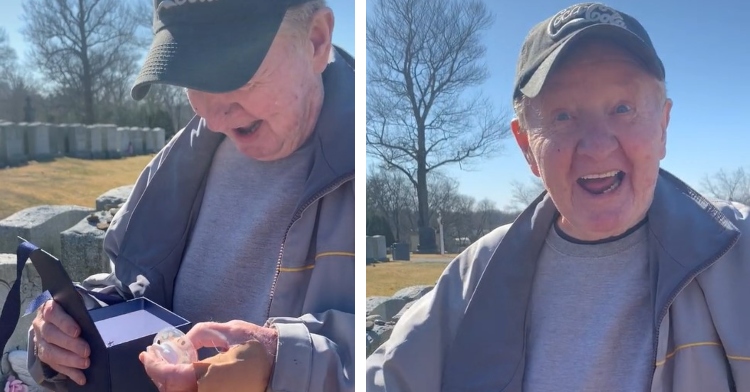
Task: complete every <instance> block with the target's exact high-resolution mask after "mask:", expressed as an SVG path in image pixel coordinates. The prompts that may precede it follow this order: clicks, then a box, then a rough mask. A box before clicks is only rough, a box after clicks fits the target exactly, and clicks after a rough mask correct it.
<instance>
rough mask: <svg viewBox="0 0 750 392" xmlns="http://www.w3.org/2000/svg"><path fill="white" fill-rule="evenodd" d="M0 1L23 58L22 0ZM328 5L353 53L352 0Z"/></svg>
mask: <svg viewBox="0 0 750 392" xmlns="http://www.w3.org/2000/svg"><path fill="white" fill-rule="evenodd" d="M1 1H2V2H1V3H0V26H2V27H3V28H5V31H6V32H7V33H8V38H9V41H10V44H11V46H13V47H14V48H15V49H16V52H17V53H18V56H19V58H21V59H24V58H25V57H24V56H25V53H26V51H27V47H26V46H25V44H24V39H23V36H22V35H21V32H20V31H21V29H22V28H23V22H22V21H21V13H22V11H23V9H22V7H21V4H22V3H23V0H1ZM120 1H135V0H120ZM141 1H143V0H141ZM328 5H329V6H330V7H331V9H333V12H334V14H335V26H334V32H333V42H334V43H335V44H337V45H339V46H341V47H342V48H344V49H345V50H346V51H348V52H349V53H351V54H352V55H354V0H328Z"/></svg>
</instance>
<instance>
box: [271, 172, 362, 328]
mask: <svg viewBox="0 0 750 392" xmlns="http://www.w3.org/2000/svg"><path fill="white" fill-rule="evenodd" d="M353 179H354V174H351V175H348V176H345V177H343V178H341V179H340V180H339V181H336V182H333V183H331V184H330V185H328V186H327V187H325V188H323V189H322V190H321V191H319V192H318V193H316V194H315V196H313V197H311V198H310V199H308V200H307V202H305V204H303V205H302V206H301V207H300V208H298V209H297V211H295V213H294V215H293V216H292V221H291V222H289V225H288V226H287V227H286V230H285V231H284V239H283V240H282V241H281V247H280V248H279V258H278V260H277V261H276V273H275V274H274V277H273V283H272V284H271V293H270V298H269V301H268V309H266V320H268V319H269V318H270V317H271V304H272V303H273V297H274V294H275V292H276V282H277V281H278V279H279V274H280V273H281V260H282V258H283V257H284V244H286V237H287V235H288V234H289V230H290V229H291V228H292V225H294V223H295V222H297V220H298V219H299V218H300V217H302V213H303V212H304V211H305V210H306V209H307V207H309V206H310V205H311V204H312V203H314V202H316V201H318V200H320V199H321V198H322V197H323V196H325V195H327V194H329V193H331V192H333V191H334V190H335V189H336V188H338V187H340V186H341V185H343V184H344V183H346V182H348V181H351V180H353Z"/></svg>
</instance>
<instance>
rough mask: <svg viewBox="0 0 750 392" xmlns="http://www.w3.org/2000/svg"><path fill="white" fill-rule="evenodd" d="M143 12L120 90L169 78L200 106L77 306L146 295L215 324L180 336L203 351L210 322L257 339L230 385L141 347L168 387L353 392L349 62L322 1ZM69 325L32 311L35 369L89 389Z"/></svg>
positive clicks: (41, 376) (259, 0)
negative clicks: (139, 51) (142, 34)
mask: <svg viewBox="0 0 750 392" xmlns="http://www.w3.org/2000/svg"><path fill="white" fill-rule="evenodd" d="M154 6H155V10H154V32H155V36H154V40H153V45H152V47H151V49H150V51H149V54H148V57H147V58H146V61H145V64H144V66H143V68H142V70H141V73H140V75H139V76H138V78H137V80H136V83H135V86H134V87H133V90H132V96H133V98H134V99H136V100H138V99H142V98H143V97H144V96H145V95H146V94H147V92H148V90H149V86H150V85H151V84H152V83H165V84H171V85H176V86H181V87H184V88H186V91H187V96H188V98H189V101H190V104H191V106H192V107H193V109H194V111H195V113H196V114H197V115H196V117H195V118H194V119H193V120H192V121H190V123H189V124H188V125H187V126H186V127H185V129H183V130H182V131H181V132H179V133H178V134H177V135H176V136H175V137H174V138H173V139H172V140H171V141H170V142H169V143H168V144H167V146H166V147H165V148H164V149H163V150H162V151H160V152H159V153H158V154H157V155H156V156H155V157H154V159H153V160H152V162H151V163H150V164H149V165H148V166H147V167H146V168H145V170H144V171H143V172H142V174H141V176H140V177H139V178H138V180H137V182H136V184H135V187H134V189H133V192H132V194H131V195H130V197H129V199H128V200H127V202H126V203H125V205H124V206H123V207H122V208H121V209H120V210H119V212H118V213H117V215H116V216H115V217H114V219H113V221H112V223H111V226H110V228H109V231H108V232H107V234H106V237H105V240H104V248H105V250H106V252H107V254H108V255H109V257H110V258H111V261H112V265H113V271H114V272H113V273H111V274H99V275H95V276H92V277H89V278H88V279H87V280H85V281H84V282H83V286H84V287H85V288H86V289H88V290H89V291H90V293H89V294H91V293H95V294H96V295H90V296H86V297H85V300H86V302H87V304H88V306H92V307H93V306H100V305H103V304H102V303H101V302H102V301H104V302H106V298H105V297H104V295H105V294H107V295H110V297H112V296H115V297H119V298H124V299H128V298H133V297H140V296H145V297H147V298H149V299H151V300H153V301H155V302H156V303H158V304H160V305H162V306H164V307H166V308H168V309H171V310H172V311H174V312H175V313H177V314H179V315H181V316H183V317H185V318H186V319H188V320H190V321H192V322H194V323H196V322H201V321H212V322H210V323H198V324H197V325H195V327H194V328H193V331H191V335H189V336H190V337H192V338H193V343H195V344H196V345H197V346H198V347H201V346H205V345H210V344H209V343H208V342H206V341H205V340H202V339H201V336H205V335H204V334H205V332H206V331H207V330H209V329H210V330H213V331H218V332H221V333H222V334H223V335H224V336H226V337H227V338H228V340H230V341H233V342H235V343H243V342H254V343H255V344H254V345H250V346H249V349H248V350H245V351H244V352H242V353H239V354H238V353H234V354H232V355H234V359H235V360H237V361H236V362H235V363H234V365H233V369H234V370H232V374H234V375H235V376H237V375H240V378H239V379H237V378H235V379H231V380H227V379H225V380H221V379H216V378H214V379H211V380H198V379H200V378H201V377H202V375H204V374H205V373H206V368H205V367H203V368H200V369H199V368H198V367H197V366H196V367H195V368H193V367H188V368H185V367H179V366H171V365H168V364H166V363H164V362H159V361H157V360H156V358H155V357H154V356H153V355H151V354H150V353H143V354H141V357H140V359H141V361H142V362H143V363H144V364H145V366H146V370H147V373H148V374H149V375H150V376H151V378H152V379H153V381H154V382H155V384H157V385H158V386H159V388H160V390H163V391H188V390H197V388H198V386H199V385H198V384H201V386H202V387H201V388H202V389H201V390H204V389H205V388H206V385H211V387H209V389H210V390H227V391H234V390H238V389H236V385H238V384H237V383H240V384H242V385H243V389H242V390H243V391H244V390H247V391H254V390H257V391H265V390H266V389H267V388H268V390H274V391H276V390H278V391H339V390H340V391H346V390H353V385H354V315H353V313H354V263H353V261H354V253H353V252H354V234H353V233H354V152H353V151H354V60H353V58H351V57H350V56H349V55H348V54H346V53H344V52H343V51H341V50H340V49H338V48H335V47H334V46H333V45H332V43H331V38H332V31H333V26H334V18H333V14H332V11H331V10H330V9H329V8H328V7H326V4H325V1H324V0H307V1H306V0H219V1H192V0H191V1H184V0H183V1H178V0H155V2H154ZM102 298H105V300H103V299H102ZM79 333H80V328H79V327H78V326H77V325H76V323H75V322H74V321H73V319H72V318H71V317H70V316H69V315H67V314H65V312H64V311H63V310H62V309H61V307H60V306H59V305H58V304H56V303H55V302H54V301H47V302H46V303H44V305H43V306H42V307H41V308H40V310H39V311H38V315H37V317H36V319H35V320H34V322H33V327H32V329H31V331H30V337H29V345H30V347H29V352H31V353H33V352H36V353H37V357H31V358H30V368H31V369H32V372H33V373H35V374H36V378H37V379H38V380H39V381H40V383H42V384H43V385H44V386H47V387H49V388H55V383H56V382H58V381H59V380H60V379H64V378H66V377H67V378H70V379H72V380H73V381H75V382H76V383H78V384H84V383H85V382H86V380H85V377H84V374H83V372H82V371H81V369H85V368H87V367H88V366H89V360H88V355H89V353H90V348H89V346H88V345H87V343H86V342H85V341H83V339H81V338H80V337H78V334H79ZM225 348H227V347H225ZM214 353H215V352H214ZM204 365H205V364H204ZM209 373H210V374H212V373H211V372H209ZM214 373H217V374H219V375H221V374H223V373H222V372H220V371H219V372H214ZM230 381H231V382H230ZM222 382H223V384H222ZM217 386H218V388H220V389H214V388H217Z"/></svg>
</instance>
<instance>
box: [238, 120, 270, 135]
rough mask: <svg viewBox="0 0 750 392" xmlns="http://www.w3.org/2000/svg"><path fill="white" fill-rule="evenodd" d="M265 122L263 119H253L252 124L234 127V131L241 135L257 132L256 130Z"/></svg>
mask: <svg viewBox="0 0 750 392" xmlns="http://www.w3.org/2000/svg"><path fill="white" fill-rule="evenodd" d="M262 123H263V120H255V121H253V123H252V124H250V126H247V127H244V128H234V132H236V133H237V134H238V135H240V136H247V135H250V134H253V133H255V131H257V130H258V128H260V125H261V124H262Z"/></svg>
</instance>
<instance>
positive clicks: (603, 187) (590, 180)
mask: <svg viewBox="0 0 750 392" xmlns="http://www.w3.org/2000/svg"><path fill="white" fill-rule="evenodd" d="M624 178H625V172H624V171H622V170H612V171H608V172H604V173H595V174H588V175H585V176H583V177H580V178H578V180H576V182H577V183H578V185H580V186H581V188H583V189H584V190H585V191H586V192H589V193H591V194H594V195H602V194H605V193H609V192H612V191H614V190H615V189H617V188H618V187H619V186H620V184H622V180H623V179H624Z"/></svg>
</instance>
